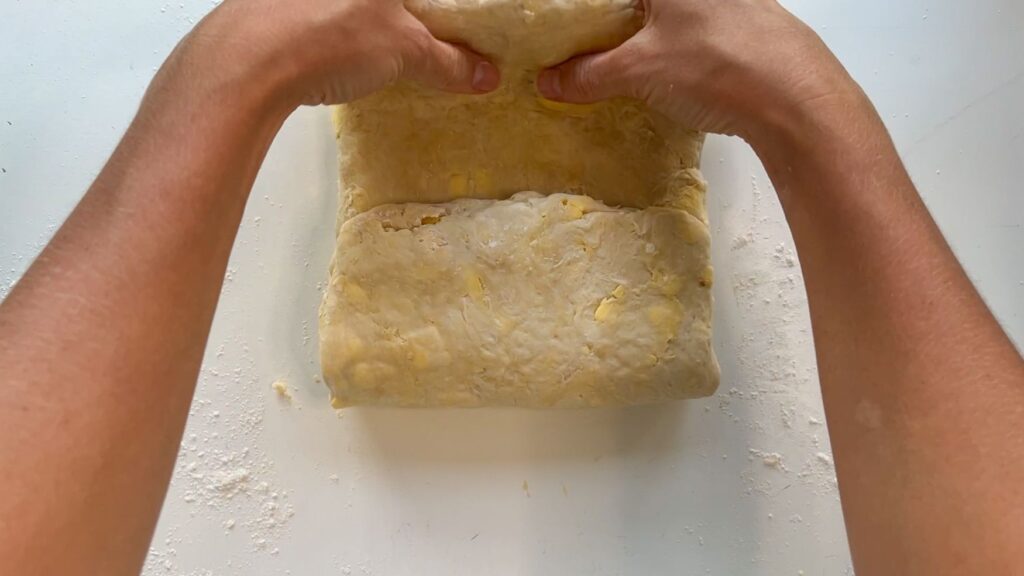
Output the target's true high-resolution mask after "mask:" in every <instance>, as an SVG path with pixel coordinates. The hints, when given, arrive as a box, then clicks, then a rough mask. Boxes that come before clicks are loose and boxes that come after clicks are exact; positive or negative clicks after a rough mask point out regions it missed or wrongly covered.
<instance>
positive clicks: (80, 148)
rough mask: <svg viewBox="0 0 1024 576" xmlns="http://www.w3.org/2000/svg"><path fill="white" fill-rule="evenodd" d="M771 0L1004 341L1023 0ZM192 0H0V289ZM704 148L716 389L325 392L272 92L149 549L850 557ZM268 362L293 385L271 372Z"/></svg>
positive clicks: (739, 223)
mask: <svg viewBox="0 0 1024 576" xmlns="http://www.w3.org/2000/svg"><path fill="white" fill-rule="evenodd" d="M787 5H788V6H789V7H790V8H791V9H793V10H794V11H795V12H796V13H797V14H799V15H801V16H802V17H804V18H805V19H807V20H808V21H809V22H810V23H811V24H812V25H813V26H814V27H815V28H816V29H817V30H818V31H820V32H821V33H822V35H823V36H824V37H825V39H826V40H827V41H828V42H829V44H830V45H831V46H832V47H833V49H835V50H836V51H837V53H838V54H839V55H840V57H841V58H842V60H843V61H844V62H845V63H846V64H847V65H848V66H849V67H850V68H851V70H852V72H853V74H854V75H855V76H856V77H857V78H858V79H859V80H860V81H861V82H862V84H863V85H864V87H865V88H866V90H867V91H868V93H869V94H870V95H871V96H872V97H873V98H874V99H875V101H876V103H877V105H878V107H879V109H880V110H881V112H882V114H883V116H884V117H885V119H886V121H887V122H888V124H889V127H890V128H891V130H892V132H893V134H894V136H895V138H896V140H897V144H898V145H899V148H900V150H901V152H902V153H903V155H904V158H905V159H906V161H907V163H908V165H909V167H910V169H911V171H912V173H913V175H914V177H915V180H916V181H917V183H918V184H919V185H920V187H921V191H922V193H923V195H924V196H925V199H926V200H927V202H928V205H929V206H930V207H931V208H932V210H933V211H934V213H935V216H936V218H937V220H938V221H939V223H940V225H941V226H942V228H943V230H944V231H945V232H946V233H947V235H948V237H949V240H950V242H951V243H952V245H953V247H954V248H955V249H956V251H957V253H958V254H959V255H960V256H961V258H962V259H963V261H964V263H965V265H966V268H967V270H968V272H969V273H970V274H971V276H972V278H973V279H974V280H975V281H976V282H977V283H978V285H979V287H980V289H981V292H982V293H983V295H984V296H985V297H986V299H987V300H988V302H989V303H990V305H991V306H992V307H993V309H994V310H995V312H996V314H997V315H998V316H999V318H1000V320H1001V321H1002V322H1003V323H1004V325H1005V326H1006V328H1007V329H1008V330H1009V332H1010V333H1011V335H1012V336H1013V337H1014V339H1015V340H1016V342H1017V343H1018V344H1020V343H1021V342H1024V304H1022V303H1024V231H1022V229H1021V224H1022V220H1024V199H1022V194H1021V183H1020V180H1021V166H1022V165H1024V4H1022V3H1021V2H1019V1H1018V0H982V1H978V2H961V1H956V0H905V1H901V2H891V1H889V0H870V1H868V0H858V1H855V0H841V1H834V2H819V1H813V0H800V1H791V2H787ZM212 6H213V3H211V2H209V1H197V0H186V1H183V2H180V3H179V2H174V3H167V2H150V1H137V2H113V1H110V0H102V1H101V0H94V1H92V2H85V1H77V0H65V1H62V2H27V1H18V0H0V87H2V89H0V168H2V172H0V297H2V296H3V295H5V294H6V293H7V291H8V290H9V288H10V285H11V284H12V283H13V282H14V281H15V280H16V279H17V278H18V276H19V275H20V274H21V273H22V272H23V271H24V269H25V267H26V266H27V265H28V264H29V262H30V261H31V259H32V258H33V257H34V255H35V254H36V253H37V252H38V250H39V249H40V248H41V246H42V245H43V244H44V243H45V241H46V240H47V239H48V238H49V237H50V235H51V234H52V233H53V231H54V229H55V227H56V226H57V225H58V224H59V223H60V222H61V221H62V219H63V218H64V217H65V215H66V214H67V213H68V211H69V210H70V209H71V208H72V206H73V205H74V203H75V202H76V201H77V199H78V198H79V197H80V195H81V194H82V193H83V191H84V190H85V189H86V187H87V186H88V185H89V183H90V181H91V179H92V178H93V177H94V175H95V174H96V172H97V171H98V170H99V168H100V167H101V165H102V163H103V162H104V160H105V159H106V157H107V155H108V154H109V153H110V151H111V150H112V148H113V146H114V145H115V143H116V141H117V139H118V137H119V136H120V134H121V133H122V132H123V130H124V128H125V127H126V125H127V123H128V122H129V121H130V119H131V117H132V115H133V112H134V110H135V107H136V105H137V103H138V101H139V98H140V97H141V95H142V92H143V90H144V88H145V86H146V83H147V82H148V80H149V79H150V77H151V76H152V74H153V72H154V70H155V67H156V66H158V65H159V63H160V62H161V60H162V59H163V58H164V56H165V55H166V54H167V53H168V52H169V50H170V49H171V47H172V46H173V44H174V43H175V42H176V41H177V39H178V38H179V37H180V36H181V35H182V34H184V33H185V32H186V31H187V30H188V29H189V28H190V27H191V25H192V24H193V23H194V22H196V21H197V20H198V18H200V17H201V16H202V14H204V13H205V12H206V11H207V10H209V9H210V8H211V7H212ZM705 172H706V175H707V177H708V179H709V180H710V182H711V192H710V195H709V202H710V207H711V215H712V218H713V219H714V226H713V229H714V238H715V248H714V257H715V261H716V272H717V274H716V277H717V283H716V288H715V297H716V299H717V310H716V315H717V317H716V330H717V337H716V346H717V350H718V355H719V358H720V359H721V361H722V373H723V382H722V388H721V391H720V393H719V394H718V395H717V396H716V397H714V398H711V399H708V400H704V401H696V402H689V403H680V404H674V405H669V406H661V407H651V408H638V409H630V410H601V411H580V412H521V411H497V410H481V411H475V412H457V411H436V412H435V411H419V412H402V411H391V410H381V411H373V410H351V411H346V412H343V413H341V414H340V415H336V414H335V412H334V411H333V410H331V409H330V408H329V407H328V405H327V394H326V391H325V389H324V388H323V386H322V384H320V383H319V382H317V381H316V374H317V372H318V368H317V359H316V313H317V306H318V304H319V290H320V288H321V287H322V285H323V283H324V281H325V279H326V270H327V263H328V259H329V257H330V251H331V248H332V236H333V227H334V211H335V206H336V200H335V194H336V188H337V177H336V161H335V158H334V144H333V142H332V138H331V129H330V127H329V123H328V115H327V112H326V111H325V110H322V109H316V110H314V109H306V110H302V111H300V112H299V113H297V114H296V115H295V116H294V117H293V118H292V119H291V120H290V121H289V122H288V123H287V125H286V126H285V128H284V130H283V132H282V133H281V135H280V137H279V138H278V140H277V141H276V143H275V145H274V147H273V149H272V150H271V153H270V156H269V158H268V160H267V163H266V165H265V167H264V169H263V171H262V172H261V174H260V177H259V180H258V182H257V184H256V189H255V191H254V192H253V195H252V201H251V203H250V205H249V211H248V213H247V215H246V218H245V223H244V226H243V229H242V231H241V233H240V236H239V240H238V244H237V246H236V249H235V253H234V256H233V259H232V262H231V265H230V271H229V274H228V278H227V282H226V284H225V288H224V296H223V299H222V301H221V306H220V309H219V311H218V316H217V319H216V322H215V325H214V329H213V334H212V337H211V340H210V342H211V344H210V349H209V351H208V353H207V356H206V362H205V366H204V368H203V372H202V379H201V382H200V385H199V389H198V392H197V395H196V402H195V405H194V409H193V416H192V419H191V421H190V425H189V430H188V432H187V433H186V441H185V445H184V447H183V450H182V453H181V457H180V460H179V464H178V469H177V472H176V474H175V479H174V483H173V485H172V487H171V490H170V493H169V495H168V498H167V503H166V506H165V509H164V513H163V516H162V519H161V523H160V526H159V529H158V533H157V536H156V539H155V540H154V542H153V548H152V552H151V557H150V561H149V564H148V567H147V574H151V575H154V576H155V575H207V574H209V575H226V574H246V575H250V574H251V575H256V576H260V575H270V574H295V575H305V574H310V575H312V574H316V575H320V574H354V575H361V574H377V575H388V576H390V575H404V574H412V575H445V576H449V575H459V574H473V575H475V574H491V575H506V574H543V575H548V574H550V575H576V574H622V575H654V574H728V575H740V574H794V575H795V574H800V573H803V574H808V575H816V574H827V575H832V574H843V573H848V572H849V571H850V568H849V554H848V552H847V547H846V541H845V535H844V531H843V526H842V517H841V512H840V508H839V500H838V495H837V490H836V486H835V481H834V474H833V471H832V466H831V451H830V449H829V444H828V436H827V433H826V429H825V427H824V426H823V420H824V418H823V414H822V409H821V401H820V395H819V392H818V388H817V376H816V371H815V366H814V361H813V350H812V343H811V338H810V326H809V323H808V319H807V308H806V300H805V297H804V295H803V285H802V281H801V276H800V272H799V267H798V265H796V263H795V260H794V253H793V246H792V240H791V238H790V236H789V233H788V231H787V229H786V227H785V225H784V222H783V219H782V215H781V212H780V211H779V208H778V204H777V202H776V200H775V198H774V194H773V191H772V188H771V186H770V184H769V183H768V181H767V179H766V178H765V176H764V172H763V171H762V169H761V167H760V166H759V164H758V163H757V161H756V159H755V158H754V156H753V155H752V154H751V152H750V151H749V149H748V148H746V147H745V146H744V145H743V144H742V143H741V142H738V141H735V140H728V139H725V138H718V137H712V138H710V139H709V143H708V146H707V150H706V156H705ZM278 379H284V380H285V381H287V382H288V383H289V385H290V387H291V388H292V391H293V394H294V400H293V401H292V402H287V401H283V400H281V399H280V398H278V397H277V396H276V395H275V394H274V393H273V392H272V390H271V383H273V382H274V381H275V380H278ZM146 384H147V383H145V382H139V383H138V385H139V386H145V385H146ZM125 393H126V394H129V393H131V391H130V390H126V391H125ZM9 472H10V471H9ZM801 571H802V572H801Z"/></svg>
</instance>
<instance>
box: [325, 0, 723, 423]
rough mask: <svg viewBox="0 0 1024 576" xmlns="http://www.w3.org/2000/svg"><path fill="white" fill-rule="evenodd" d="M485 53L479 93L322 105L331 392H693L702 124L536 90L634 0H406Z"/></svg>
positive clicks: (701, 356) (696, 389) (409, 93)
mask: <svg viewBox="0 0 1024 576" xmlns="http://www.w3.org/2000/svg"><path fill="white" fill-rule="evenodd" d="M406 5H407V6H408V7H409V9H410V10H411V11H412V12H413V13H414V14H416V15H417V17H419V18H420V19H421V20H422V21H423V22H424V23H425V24H426V25H427V27H428V28H429V29H430V30H431V31H432V32H433V33H434V34H435V35H436V36H438V37H439V38H442V39H445V40H449V41H454V42H459V43H462V44H466V45H469V46H471V47H472V48H474V49H476V50H477V51H479V52H481V53H484V54H486V55H488V56H489V57H491V58H492V59H493V60H494V61H495V62H496V63H497V64H498V66H499V67H500V68H501V71H502V86H501V88H500V89H498V90H497V91H495V92H494V93H492V94H488V95H483V96H465V95H454V94H444V93H440V92H435V91H431V90H427V89H425V88H422V87H418V86H415V85H411V84H399V85H396V86H393V87H390V88H388V89H386V90H383V91H381V92H379V93H377V94H375V95H373V96H371V97H368V98H365V99H363V100H359V101H357V102H354V103H351V104H348V105H346V106H343V107H340V108H338V109H337V111H336V114H335V125H336V128H337V131H338V132H337V135H338V144H339V151H340V155H339V157H340V161H341V162H340V163H341V179H342V188H341V210H340V214H339V229H338V239H337V240H338V245H337V251H336V253H335V259H334V262H333V264H332V268H331V283H330V286H329V288H328V290H327V292H326V294H325V297H324V302H323V306H322V308H321V313H320V344H321V363H322V365H323V370H324V376H325V381H326V382H327V383H328V385H329V387H330V389H331V393H332V397H333V400H334V403H335V405H336V406H351V405H391V406H466V407H469V406H528V407H547V406H560V407H561V406H607V405H628V404H641V403H649V402H657V401H662V400H668V399H676V398H692V397H700V396H706V395H709V394H711V393H713V392H714V390H715V388H716V386H717V384H718V365H717V363H716V361H715V357H714V353H713V352H712V349H711V345H710V342H711V337H710V334H711V329H710V322H711V297H710V292H709V287H710V284H711V276H712V273H711V267H710V265H709V235H708V225H707V224H708V222H707V214H706V211H705V206H704V195H705V189H706V186H705V183H704V181H703V178H702V177H701V174H700V171H699V169H698V168H699V160H700V150H701V144H702V138H701V135H700V134H698V133H695V132H692V131H688V130H685V129H682V128H680V127H677V126H675V125H673V124H672V123H671V122H668V121H667V120H666V119H665V118H663V117H661V116H659V115H658V114H656V113H654V112H652V111H650V110H648V109H647V108H646V107H644V106H643V105H642V104H641V103H639V102H634V101H630V100H614V101H608V102H602V103H599V104H594V105H588V106H575V105H566V104H558V103H554V102H550V101H546V100H544V99H543V98H541V97H540V96H539V94H538V93H537V90H536V86H535V79H536V75H537V73H538V71H539V70H541V69H542V68H545V67H547V66H549V65H551V64H555V63H557V62H560V61H562V60H564V59H566V58H568V57H569V56H572V55H574V54H577V53H581V52H589V51H595V50H602V49H607V48H611V47H614V46H616V45H617V44H619V43H621V42H623V41H624V40H625V39H627V38H629V37H630V36H631V35H632V34H633V33H635V32H636V30H637V29H638V28H639V27H640V25H641V22H642V17H641V15H640V14H639V13H638V12H637V11H636V8H635V6H636V3H635V2H634V1H633V0H407V2H406Z"/></svg>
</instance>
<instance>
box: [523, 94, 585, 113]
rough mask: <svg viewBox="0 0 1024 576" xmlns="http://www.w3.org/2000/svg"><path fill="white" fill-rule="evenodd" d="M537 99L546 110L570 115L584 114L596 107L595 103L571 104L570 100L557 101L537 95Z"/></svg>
mask: <svg viewBox="0 0 1024 576" xmlns="http://www.w3.org/2000/svg"><path fill="white" fill-rule="evenodd" d="M537 101H538V102H540V105H541V106H542V107H544V108H547V109H548V110H553V111H555V112H560V113H562V114H568V115H570V116H586V115H587V114H590V113H591V112H593V111H594V109H595V108H597V105H596V104H573V103H571V102H557V101H555V100H548V99H547V98H544V97H543V96H542V97H539V98H537Z"/></svg>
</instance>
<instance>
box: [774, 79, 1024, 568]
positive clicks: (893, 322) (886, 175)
mask: <svg viewBox="0 0 1024 576" xmlns="http://www.w3.org/2000/svg"><path fill="white" fill-rule="evenodd" d="M820 110H821V112H820V113H815V115H814V116H813V117H808V118H805V119H804V120H805V122H804V123H795V124H794V125H793V127H792V128H793V130H792V131H791V133H790V135H788V136H782V137H780V138H779V139H778V140H776V141H774V142H769V143H763V144H761V143H759V145H757V147H758V149H759V150H760V151H761V156H762V158H763V160H764V161H765V164H766V166H767V168H768V170H769V172H770V174H771V176H772V179H773V181H774V182H775V184H776V188H777V190H778V192H779V195H780V198H781V200H782V202H783V205H784V208H785V211H786V215H787V218H788V220H789V223H790V225H791V227H792V230H793V236H794V239H795V241H796V244H797V249H798V253H799V254H800V261H801V265H802V267H803V270H804V275H805V279H806V285H807V291H808V297H809V301H810V309H811V319H812V323H813V325H814V336H815V343H816V347H817V356H818V364H819V372H820V375H821V382H822V392H823V397H824V401H825V408H826V412H827V415H828V422H829V431H830V433H831V438H832V444H833V449H834V452H835V457H836V467H837V473H838V477H839V482H840V488H841V490H842V494H843V505H844V511H845V514H846V518H847V525H848V529H849V535H850V540H851V546H852V548H853V550H854V556H855V563H856V565H857V567H858V570H861V571H864V572H866V573H871V574H883V573H928V574H940V573H979V572H980V571H981V570H982V569H983V568H987V569H989V570H990V571H993V572H994V573H998V572H1000V571H1006V570H1009V566H1010V564H1009V562H1011V561H1017V560H1019V558H1015V557H1014V554H1016V553H1017V552H1016V545H1015V544H1014V542H1015V541H1017V540H1019V538H1020V537H1021V536H1022V535H1024V523H1022V520H1021V518H1022V517H1024V499H1022V497H1021V495H1020V493H1019V492H1018V490H1017V487H1018V486H1020V485H1021V484H1022V483H1024V466H1022V465H1021V464H1020V462H1021V461H1022V459H1024V445H1022V444H1021V442H1019V441H1016V442H1015V441H1013V440H1012V435H1009V434H1008V431H1010V430H1014V429H1015V428H1017V427H1018V426H1019V423H1020V421H1021V418H1022V417H1024V372H1022V364H1021V361H1020V356H1019V355H1018V353H1017V352H1016V350H1014V348H1013V346H1012V344H1011V343H1010V342H1009V340H1008V339H1007V338H1006V336H1005V335H1004V334H1003V332H1002V330H1001V329H1000V327H999V326H998V324H997V323H996V321H995V320H994V319H993V317H992V315H991V314H990V313H989V311H988V310H987V308H986V307H985V305H984V303H983V302H982V301H981V299H980V297H979V296H978V295H977V293H976V291H975V290H974V288H973V287H972V286H971V284H970V282H969V280H968V279H967V277H966V276H965V275H964V273H963V271H962V270H961V268H960V266H959V264H958V263H957V262H956V259H955V258H954V256H953V254H952V253H951V252H950V250H949V248H948V247H947V245H946V243H945V241H944V240H943V238H942V235H941V234H940V232H939V231H938V229H937V228H936V226H935V224H934V222H933V221H932V219H931V217H930V216H929V214H928V212H927V210H926V208H925V207H924V205H923V203H922V202H921V200H920V198H919V197H918V194H917V192H916V190H915V188H914V186H913V184H912V182H911V181H910V178H909V177H908V175H907V173H906V171H905V169H904V167H903V165H902V163H901V162H900V160H899V157H898V155H897V154H896V151H895V149H894V147H893V145H892V142H891V140H890V139H889V137H888V134H887V133H886V132H885V129H884V127H883V126H882V123H881V121H880V120H879V119H878V117H877V114H875V112H874V110H873V109H872V108H871V106H870V104H869V103H868V102H867V100H866V99H865V98H863V97H862V95H859V94H858V95H851V96H849V97H845V98H842V99H837V100H836V101H835V102H831V103H828V104H827V105H824V106H821V107H820ZM965 535H969V537H965Z"/></svg>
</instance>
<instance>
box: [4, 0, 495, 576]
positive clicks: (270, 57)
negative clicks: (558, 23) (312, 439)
mask: <svg viewBox="0 0 1024 576" xmlns="http://www.w3.org/2000/svg"><path fill="white" fill-rule="evenodd" d="M399 78H403V79H410V80H414V81H418V82H421V83H424V84H427V85H430V86H434V87H437V88H441V89H446V90H452V91H457V92H468V93H474V92H483V91H486V90H489V89H493V88H494V87H496V86H497V84H498V81H499V78H498V71H497V70H496V69H495V68H494V66H492V65H490V64H489V63H486V61H485V60H484V59H483V58H481V57H480V56H479V55H476V54H473V53H472V52H470V51H468V50H466V49H464V48H459V47H456V46H453V45H451V44H446V43H443V42H439V41H437V40H435V39H434V38H433V37H432V36H431V35H430V34H429V33H428V32H427V30H426V29H425V28H424V27H423V26H422V24H420V23H419V21H417V20H416V19H415V18H413V17H412V16H411V15H410V14H409V13H408V12H406V11H405V9H404V8H403V7H402V4H401V2H399V1H398V0H394V1H391V0H364V1H355V0H345V1H335V0H302V1H295V0H228V1H226V2H224V3H223V4H222V5H221V6H220V7H218V8H217V9H216V10H214V11H213V13H212V14H211V15H210V16H209V17H208V18H206V19H205V20H204V21H203V22H202V23H201V24H199V26H198V27H197V28H196V29H195V30H194V31H193V32H192V33H190V34H189V36H188V37H187V38H186V39H185V40H183V41H182V43H181V44H180V45H179V46H178V47H177V48H176V49H175V51H174V52H173V54H172V55H171V56H170V58H169V59H168V60H167V62H166V63H165V64H164V66H163V67H162V69H161V70H160V72H159V73H158V74H157V76H156V78H155V79H154V81H153V83H152V85H151V87H150V89H149V90H148V92H147V94H146V96H145V98H144V100H143V103H142V105H141V107H140V109H139V112H138V115H137V117H136V118H135V120H134V122H133V123H132V125H131V127H130V128H129V129H128V131H127V133H126V134H125V136H124V139H123V141H122V142H121V143H120V145H119V146H118V147H117V149H116V151H115V152H114V154H113V156H112V157H111V159H110V161H109V162H108V163H107V165H106V167H105V168H104V169H103V170H102V172H101V173H100V175H99V176H98V178H97V179H96V181H95V183H94V184H93V185H92V187H91V188H90V189H89V191H88V192H87V193H86V195H85V197H84V198H83V200H82V201H81V203H80V204H79V205H78V207H77V208H76V209H75V210H74V212H73V213H72V214H71V216H70V217H69V218H68V220H67V222H66V223H65V224H64V225H63V226H62V227H61V229H60V230H59V231H58V233H57V234H56V236H55V237H54V239H53V240H52V241H51V242H50V244H49V245H48V246H47V247H46V248H45V250H44V251H43V252H42V254H41V255H40V256H39V258H38V259H37V260H36V262H35V263H33V265H32V266H31V268H30V269H29V270H28V272H27V273H26V274H25V276H24V277H23V278H22V279H21V281H20V282H19V283H18V284H17V286H15V288H14V289H13V290H12V291H11V293H10V295H9V296H8V298H7V299H6V300H5V301H4V302H3V305H2V306H0V381H2V382H3V390H4V394H3V397H2V400H0V422H3V423H4V434H2V435H0V470H3V471H4V475H3V480H2V490H0V574H11V575H14V574H19V575H26V576H34V575H44V574H45V575H54V574H60V575H62V576H64V575H79V574H81V575H98V574H102V575H104V576H108V575H113V576H117V575H128V574H138V573H139V571H140V569H141V567H142V564H143V561H144V560H145V556H146V550H147V548H148V546H149V541H150V539H151V537H152V533H153V530H154V527H155V525H156V520H157V517H158V515H159V511H160V507H161V504H162V502H163V498H164V495H165V493H166V489H167V485H168V483H169V480H170V476H171V472H172V469H173V466H174V460H175V457H176V455H177V452H178V446H179V442H180V440H181V435H182V432H183V429H184V425H185V419H186V417H187V414H188V408H189V404H190V402H191V398H192V393H193V390H194V387H195V382H196V378H197V375H198V371H199V366H200V362H201V359H202V354H203V349H204V348H205V346H206V341H207V336H208V333H209V328H210V322H211V320H212V318H213V314H214V309H215V307H216V304H217V298H218V295H219V291H220V286H221V283H222V281H223V278H224V271H225V267H226V265H227V260H228V255H229V253H230V251H231V246H232V243H233V242H234V238H235V234H236V231H237V228H238V225H239V222H240V219H241V217H242V212H243V209H244V207H245V203H246V199H247V197H248V194H249V191H250V188H251V186H252V183H253V180H254V179H255V177H256V172H257V171H258V169H259V167H260V164H261V162H262V161H263V157H264V155H265V154H266V151H267V149H268V148H269V146H270V143H271V141H272V140H273V138H274V136H275V134H276V133H277V131H278V129H279V128H280V126H281V124H282V123H283V122H284V120H285V118H286V117H287V116H288V115H289V114H290V113H291V112H292V111H293V110H294V109H295V108H297V107H298V106H299V105H301V104H303V103H305V104H320V103H337V102H343V101H347V100H350V99H353V98H357V97H360V96H364V95H366V94H369V93H371V92H373V91H375V90H378V89H380V88H381V87H383V86H385V85H386V84H389V83H391V82H393V81H395V80H397V79H399Z"/></svg>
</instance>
